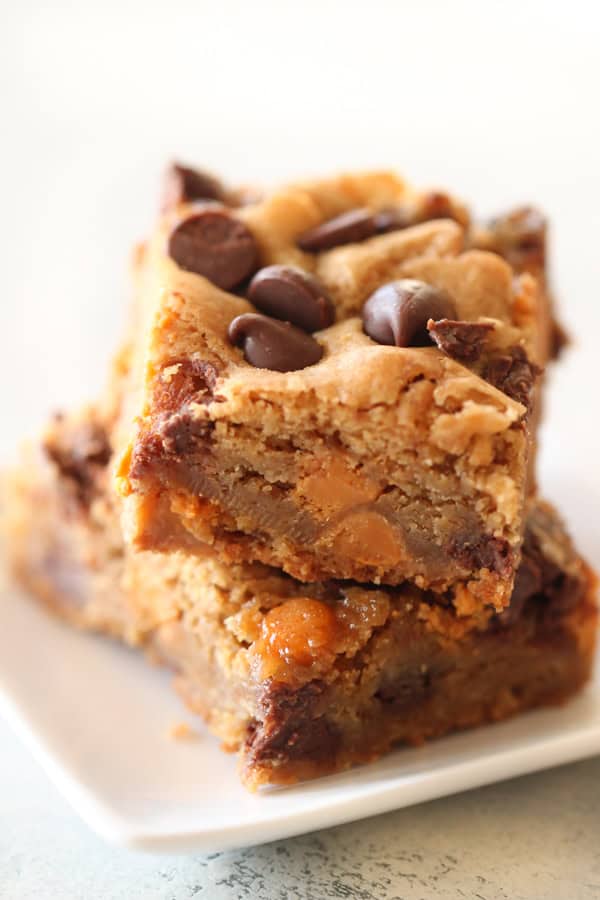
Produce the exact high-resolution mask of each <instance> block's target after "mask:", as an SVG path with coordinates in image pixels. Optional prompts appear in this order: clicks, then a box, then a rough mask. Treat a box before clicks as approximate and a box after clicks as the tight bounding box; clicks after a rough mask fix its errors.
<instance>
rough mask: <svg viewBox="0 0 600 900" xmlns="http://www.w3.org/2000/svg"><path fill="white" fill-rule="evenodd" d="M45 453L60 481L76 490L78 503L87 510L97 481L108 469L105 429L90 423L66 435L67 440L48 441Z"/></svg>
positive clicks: (107, 444) (107, 443)
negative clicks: (55, 469)
mask: <svg viewBox="0 0 600 900" xmlns="http://www.w3.org/2000/svg"><path fill="white" fill-rule="evenodd" d="M44 451H45V453H46V455H47V456H48V458H49V459H50V460H52V462H53V463H54V465H55V466H56V467H57V468H58V470H59V473H60V476H61V478H65V479H67V480H68V481H69V482H70V483H71V484H72V486H73V487H74V488H75V493H76V497H77V500H78V501H79V502H80V503H81V504H82V505H83V506H88V505H89V503H90V502H91V500H92V499H93V497H94V494H95V491H96V478H97V476H98V474H99V473H100V472H101V471H102V470H104V468H105V467H106V466H107V465H108V463H109V461H110V457H111V447H110V443H109V440H108V435H107V433H106V431H105V429H104V428H102V427H101V426H100V425H96V424H93V423H91V422H88V423H84V424H81V425H79V426H77V427H75V428H74V429H72V430H71V431H69V432H68V433H67V434H66V437H65V440H64V441H63V440H61V441H59V440H48V441H47V442H46V443H45V444H44Z"/></svg>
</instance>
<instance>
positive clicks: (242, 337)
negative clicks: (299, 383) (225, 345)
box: [228, 313, 323, 372]
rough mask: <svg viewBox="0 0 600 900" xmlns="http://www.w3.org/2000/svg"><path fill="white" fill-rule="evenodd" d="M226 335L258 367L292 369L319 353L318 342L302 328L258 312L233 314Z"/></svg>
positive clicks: (302, 366) (314, 359)
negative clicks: (233, 317)
mask: <svg viewBox="0 0 600 900" xmlns="http://www.w3.org/2000/svg"><path fill="white" fill-rule="evenodd" d="M228 336H229V340H230V341H231V343H232V344H235V346H236V347H241V348H242V350H243V351H244V357H245V358H246V360H247V362H249V363H250V364H251V365H252V366H256V368H258V369H272V370H273V371H276V372H293V371H296V370H297V369H305V368H306V367H307V366H312V365H314V364H315V363H317V362H319V360H320V359H321V357H322V356H323V348H322V347H321V345H320V344H318V343H317V341H315V339H314V338H313V337H311V336H310V335H309V334H306V332H305V331H301V329H300V328H296V327H295V326H294V325H290V323H289V322H279V321H278V320H277V319H271V318H269V317H268V316H261V315H259V314H258V313H243V315H241V316H237V317H236V318H235V319H234V320H233V321H232V322H231V323H230V325H229V330H228Z"/></svg>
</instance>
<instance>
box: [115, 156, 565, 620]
mask: <svg viewBox="0 0 600 900" xmlns="http://www.w3.org/2000/svg"><path fill="white" fill-rule="evenodd" d="M186 172H187V173H188V174H186ZM171 175H172V178H171V182H170V189H169V198H168V202H167V204H166V210H165V212H164V214H163V215H162V217H161V220H160V222H159V224H158V227H157V229H156V232H155V234H154V236H153V238H152V239H151V240H150V241H149V242H148V244H147V245H146V246H145V247H144V248H142V250H141V251H140V254H139V259H138V272H137V294H138V305H139V306H140V307H141V314H140V324H139V329H138V338H137V342H136V350H135V358H136V364H135V369H136V371H137V376H136V380H137V383H138V393H137V394H135V396H136V401H135V402H133V403H132V404H130V408H129V414H128V419H127V420H126V421H125V422H124V423H122V427H121V439H120V440H119V442H118V443H119V449H120V464H119V471H118V479H119V485H120V491H121V493H122V494H123V496H124V497H125V514H124V530H125V535H126V539H127V541H128V542H130V543H131V544H132V545H133V546H134V547H136V548H137V549H148V550H160V551H171V550H180V549H183V550H185V551H186V552H198V553H200V554H203V553H205V551H206V546H207V545H208V546H211V547H212V548H213V549H214V550H215V551H217V552H218V554H219V556H220V558H221V559H222V560H223V561H224V562H227V563H236V562H254V561H258V562H263V563H265V564H268V565H271V566H276V567H278V568H281V569H282V570H284V571H285V572H287V573H288V574H290V575H292V576H293V577H295V578H298V579H301V580H303V581H319V580H323V579H330V578H336V579H354V580H357V581H360V582H372V583H375V584H390V585H395V584H401V583H402V582H404V581H406V580H409V581H410V582H411V583H412V584H414V585H415V586H417V587H419V588H421V589H423V590H433V591H435V592H436V593H438V594H446V595H447V596H449V597H450V598H451V599H452V600H453V602H454V603H455V604H456V606H457V607H458V608H459V609H461V610H464V611H466V612H467V613H468V612H470V611H471V610H472V609H474V608H479V609H483V608H484V607H486V606H490V605H491V606H493V607H494V608H495V609H497V610H500V609H502V608H503V606H505V605H506V604H507V603H508V602H509V599H510V595H511V592H512V585H513V580H514V574H515V571H516V569H517V567H518V564H519V559H520V547H521V541H522V538H523V530H524V521H525V506H526V500H527V497H528V494H529V493H530V489H531V485H532V480H531V476H532V472H531V459H532V457H533V454H534V450H535V446H534V443H535V442H534V423H535V422H536V420H537V412H536V409H535V406H536V402H537V393H538V391H537V390H536V389H535V387H534V384H535V381H536V377H537V376H538V374H539V372H540V371H541V368H542V367H543V366H544V364H545V363H546V361H547V359H548V358H549V356H550V352H551V349H552V348H551V345H552V329H553V324H552V317H551V314H550V310H549V305H548V302H547V292H546V291H545V289H544V286H543V284H541V282H540V280H539V279H538V278H536V277H535V275H534V274H532V273H531V272H530V271H526V269H527V267H526V266H525V267H523V268H522V269H519V268H518V267H517V268H513V267H512V266H511V265H510V264H509V263H508V262H507V261H506V260H505V259H503V258H502V257H501V255H500V251H501V250H502V247H501V246H500V244H499V242H496V244H495V245H494V247H493V250H494V252H491V250H479V249H474V245H475V244H477V242H478V241H479V242H483V243H486V244H491V243H492V237H491V236H490V234H491V233H490V232H483V231H479V232H477V233H476V232H475V231H474V230H473V229H472V228H471V227H470V225H469V218H468V214H467V212H466V210H465V208H464V207H463V206H462V205H461V204H459V203H458V202H456V201H454V200H452V199H451V198H449V197H448V196H447V195H444V194H440V193H424V194H423V193H422V194H419V193H417V192H416V191H414V190H413V189H411V188H409V187H408V186H407V185H405V184H404V182H402V181H401V180H400V179H398V178H396V177H395V176H393V175H391V174H388V173H374V174H366V175H357V176H344V177H340V178H337V179H331V180H325V181H318V182H313V183H309V184H300V185H292V186H290V187H287V188H283V189H281V190H278V191H274V192H273V193H271V194H268V195H266V196H265V197H262V198H259V199H258V200H256V199H255V200H254V202H251V203H247V204H246V205H243V206H239V205H238V206H235V205H231V204H232V203H239V200H236V199H232V197H234V195H233V194H232V193H231V192H226V191H225V190H224V189H222V188H221V189H220V193H219V194H218V195H216V194H215V190H213V191H212V193H211V194H210V196H209V197H208V198H206V197H204V198H202V196H201V194H202V188H201V187H200V188H198V187H197V186H196V187H194V185H195V182H194V181H193V179H192V177H191V175H190V174H189V170H178V171H176V172H175V174H174V175H173V173H171ZM173 178H174V179H175V185H176V190H174V189H173ZM200 184H201V182H200ZM228 204H229V205H228ZM517 262H518V261H517ZM532 407H534V408H533V409H532Z"/></svg>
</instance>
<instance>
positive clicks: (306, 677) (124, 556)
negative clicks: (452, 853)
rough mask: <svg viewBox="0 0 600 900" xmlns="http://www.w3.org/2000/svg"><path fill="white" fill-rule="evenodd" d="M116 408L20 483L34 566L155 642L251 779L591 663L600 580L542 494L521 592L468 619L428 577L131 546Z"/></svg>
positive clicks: (384, 744) (454, 723) (331, 762)
mask: <svg viewBox="0 0 600 900" xmlns="http://www.w3.org/2000/svg"><path fill="white" fill-rule="evenodd" d="M100 419H101V417H99V416H98V414H97V413H96V412H95V411H94V410H90V411H88V412H86V413H83V414H81V415H79V416H77V417H73V418H70V419H61V420H59V421H57V422H56V423H55V424H54V425H53V426H52V428H51V429H50V431H49V433H48V436H47V439H46V442H45V448H44V450H43V451H40V450H35V451H32V454H31V458H30V459H28V460H26V461H25V462H24V464H23V465H22V468H21V470H20V471H19V472H16V473H15V474H14V476H13V478H12V480H11V482H10V485H9V488H10V496H9V501H8V513H9V541H8V544H9V553H10V557H11V561H12V564H13V568H14V571H15V573H16V575H17V578H18V580H20V582H21V583H22V584H23V585H25V586H26V587H27V588H28V589H30V591H31V592H32V593H33V594H34V595H35V596H36V597H37V598H39V599H40V600H42V601H43V602H44V603H46V604H47V605H48V606H50V607H51V608H52V609H53V610H54V611H55V612H56V613H58V614H59V615H60V616H61V617H63V618H65V619H66V620H68V621H70V622H71V623H73V624H75V625H77V626H80V627H83V628H90V629H94V630H99V631H102V632H108V633H110V634H112V635H114V636H117V637H119V638H121V639H123V640H125V641H127V642H129V643H132V644H136V645H139V646H140V647H142V648H144V649H145V650H146V651H147V652H148V653H149V654H150V655H151V656H152V657H154V658H155V659H157V660H159V661H160V662H163V663H165V664H167V665H169V666H170V667H171V668H172V669H173V670H174V671H175V672H176V679H175V684H176V687H177V689H178V691H179V692H180V693H181V695H182V696H183V698H184V700H185V702H186V703H187V704H188V705H189V706H190V708H191V709H192V710H194V711H195V712H197V713H199V714H200V715H201V716H202V717H203V718H204V719H205V720H206V722H207V724H208V726H209V728H210V729H211V730H212V731H213V732H214V733H215V734H216V735H218V736H219V737H220V738H221V739H222V741H223V745H224V747H225V749H227V750H231V751H239V755H240V766H241V775H242V779H243V781H244V783H245V784H246V785H247V786H248V787H250V788H256V787H259V786H261V785H266V784H286V783H290V782H293V781H297V780H299V779H306V778H312V777H315V776H318V775H322V774H324V773H329V772H334V771H338V770H341V769H344V768H346V767H348V766H351V765H353V764H355V763H358V762H364V761H368V760H373V759H375V758H376V757H378V756H380V755H381V754H383V753H385V752H386V751H388V750H389V749H390V748H391V747H392V745H394V744H397V743H403V742H404V743H410V744H419V743H421V742H422V741H425V740H427V739H429V738H434V737H438V736H439V735H442V734H445V733H447V732H449V731H452V730H455V729H460V728H467V727H472V726H476V725H479V724H481V723H484V722H489V721H495V720H499V719H503V718H506V717H507V716H510V715H513V714H514V713H517V712H519V711H521V710H524V709H527V708H531V707H535V706H539V705H542V704H554V703H560V702H562V701H564V700H566V699H567V698H568V697H569V696H570V695H572V694H573V693H574V692H576V691H577V690H578V689H579V688H580V687H581V686H582V685H583V684H584V683H585V681H586V680H587V678H588V677H589V674H590V670H591V666H592V660H593V654H594V645H595V636H596V623H597V610H596V602H595V579H594V577H593V575H592V573H591V571H590V569H589V568H588V567H587V566H586V564H585V563H584V562H583V561H582V560H581V558H580V557H579V556H578V555H577V553H576V552H575V550H574V548H573V546H572V544H571V542H570V540H569V538H568V537H567V535H566V534H565V531H564V529H563V526H562V524H561V522H560V520H559V519H558V517H557V516H556V514H555V512H554V511H553V509H552V508H551V507H550V506H549V505H547V504H545V503H543V502H538V503H536V504H535V505H534V506H533V507H532V508H531V511H530V513H529V519H528V527H527V534H526V539H525V544H524V555H523V562H522V564H521V567H520V570H519V573H518V576H517V582H516V586H515V590H514V594H513V597H512V601H511V604H510V606H509V607H508V609H507V610H505V611H504V612H503V613H501V614H493V613H491V612H490V613H489V618H488V619H487V620H486V621H484V620H482V619H481V618H477V619H476V618H469V617H459V616H458V615H457V614H456V612H455V610H454V609H453V608H452V607H451V605H450V604H449V605H448V606H445V605H444V603H443V598H442V602H440V598H439V597H437V598H434V597H433V595H431V594H429V593H428V592H426V591H421V590H419V589H417V588H416V587H414V586H409V585H401V586H398V587H394V588H381V587H374V586H365V585H361V584H358V583H355V582H340V581H337V582H333V581H330V582H325V583H316V584H314V583H313V584H303V583H300V582H298V581H296V580H294V579H293V578H291V577H289V576H287V575H284V574H282V573H280V572H279V571H278V570H274V569H271V568H268V567H266V566H264V565H236V566H229V567H228V566H224V565H223V564H222V563H220V562H219V561H218V560H217V559H216V558H215V557H214V555H207V556H206V557H205V558H202V557H193V558H190V557H184V556H179V555H177V554H174V555H170V556H166V557H165V556H160V555H157V554H153V553H149V552H139V553H134V552H131V551H130V550H128V549H126V548H125V546H124V544H123V541H122V538H121V533H120V526H119V515H118V512H119V510H118V500H117V499H116V498H115V497H114V496H113V494H112V492H111V490H110V488H109V484H110V479H109V478H108V475H107V472H108V468H109V464H110V459H111V453H110V447H109V439H108V437H107V432H106V429H105V428H104V427H103V423H102V422H101V421H100Z"/></svg>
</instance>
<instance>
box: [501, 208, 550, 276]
mask: <svg viewBox="0 0 600 900" xmlns="http://www.w3.org/2000/svg"><path fill="white" fill-rule="evenodd" d="M489 227H490V230H491V231H492V233H493V236H494V239H495V242H496V244H497V247H498V251H499V253H501V255H502V256H504V257H505V258H506V259H507V260H508V261H509V262H510V263H511V265H513V266H514V267H515V268H517V269H528V268H531V267H534V268H539V267H540V266H542V267H543V266H544V263H545V257H546V219H545V218H544V216H543V215H542V213H541V212H540V211H539V210H537V209H535V207H533V206H520V207H518V208H517V209H513V210H511V211H510V212H508V213H505V214H504V215H501V216H497V217H496V218H495V219H493V220H492V221H491V222H490V226H489Z"/></svg>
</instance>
